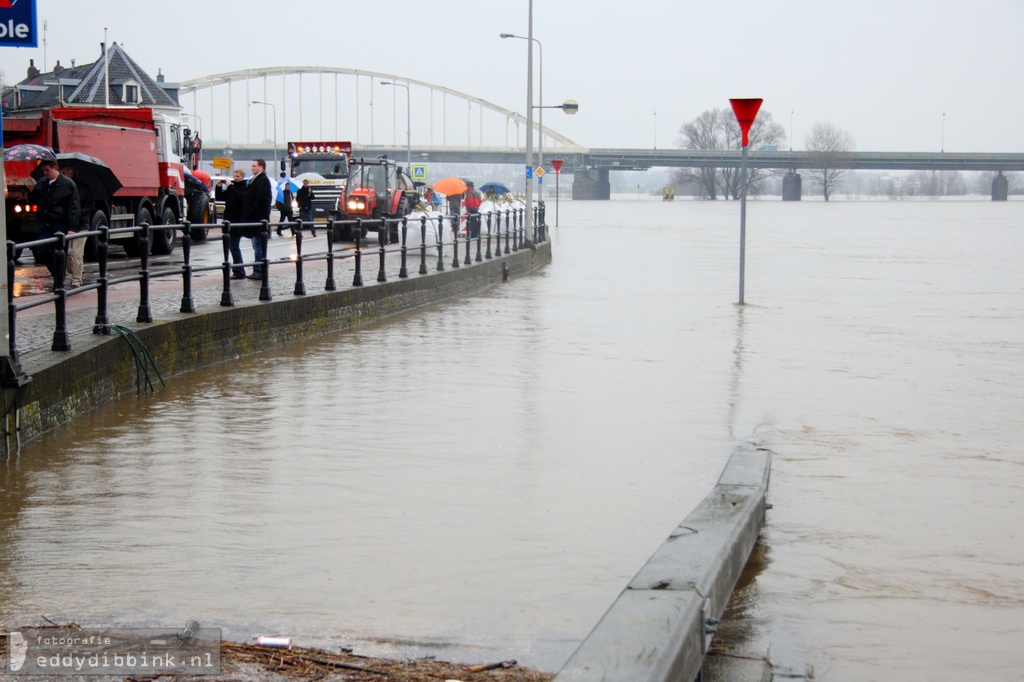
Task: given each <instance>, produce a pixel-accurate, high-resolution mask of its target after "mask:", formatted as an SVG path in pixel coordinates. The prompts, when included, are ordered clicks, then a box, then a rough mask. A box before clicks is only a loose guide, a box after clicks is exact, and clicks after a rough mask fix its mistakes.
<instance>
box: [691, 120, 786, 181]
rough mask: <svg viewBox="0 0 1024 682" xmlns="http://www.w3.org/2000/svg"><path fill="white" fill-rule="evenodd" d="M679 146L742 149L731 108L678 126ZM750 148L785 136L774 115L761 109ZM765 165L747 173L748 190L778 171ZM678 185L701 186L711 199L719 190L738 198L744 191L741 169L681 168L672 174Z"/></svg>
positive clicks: (781, 140) (752, 129) (740, 135)
mask: <svg viewBox="0 0 1024 682" xmlns="http://www.w3.org/2000/svg"><path fill="white" fill-rule="evenodd" d="M679 135H680V137H679V141H678V143H677V144H678V145H679V146H680V147H681V148H683V149H702V150H715V149H739V148H740V143H741V141H742V134H741V132H740V126H739V124H738V123H737V122H736V116H735V115H734V114H733V112H732V110H731V109H727V108H722V109H708V110H707V111H705V112H704V113H702V114H701V115H700V116H698V117H697V118H695V119H693V120H692V121H690V122H689V123H685V124H683V126H682V127H681V128H680V129H679ZM748 138H749V139H748V143H749V146H750V148H752V149H758V148H760V147H763V146H769V145H778V144H781V143H782V142H783V141H784V140H785V139H786V131H785V129H784V128H783V127H782V126H781V125H779V124H777V123H775V122H774V121H772V115H771V114H770V113H769V112H767V111H762V112H761V113H759V114H758V115H757V119H756V120H755V121H754V124H753V126H751V128H750V133H749V135H748ZM775 172H776V171H771V170H768V169H764V168H751V169H748V172H747V189H748V191H749V190H750V188H751V187H752V186H754V185H756V183H758V182H760V181H762V180H763V179H764V178H766V177H768V176H770V175H773V174H775ZM672 179H673V181H674V182H675V183H676V184H678V185H687V184H693V185H697V186H698V187H700V188H701V189H702V190H703V191H704V194H705V195H706V196H707V197H708V198H709V199H715V198H717V196H718V194H719V192H721V194H722V195H724V196H726V197H732V198H733V199H737V198H739V196H740V194H741V191H740V190H741V187H740V170H739V169H738V168H680V169H678V170H677V171H675V172H674V173H673V176H672Z"/></svg>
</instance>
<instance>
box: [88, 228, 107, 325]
mask: <svg viewBox="0 0 1024 682" xmlns="http://www.w3.org/2000/svg"><path fill="white" fill-rule="evenodd" d="M109 254H110V228H109V227H107V226H106V225H102V226H101V227H100V238H99V239H97V240H96V257H97V259H98V260H99V266H100V279H99V285H100V288H99V289H97V290H96V320H95V321H94V322H93V327H92V333H93V334H109V333H110V318H108V317H107V295H108V294H109V293H110V284H109V282H108V277H107V262H108V261H107V257H108V255H109Z"/></svg>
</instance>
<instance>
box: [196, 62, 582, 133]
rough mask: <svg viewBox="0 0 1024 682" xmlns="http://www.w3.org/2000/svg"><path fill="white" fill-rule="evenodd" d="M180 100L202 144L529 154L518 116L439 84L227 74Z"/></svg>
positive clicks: (271, 71) (287, 70)
mask: <svg viewBox="0 0 1024 682" xmlns="http://www.w3.org/2000/svg"><path fill="white" fill-rule="evenodd" d="M325 81H326V82H325ZM383 83H390V84H392V85H389V86H384V87H382V84H383ZM401 90H406V92H405V93H402V92H400V91H401ZM179 100H180V102H181V104H182V107H183V111H184V113H186V114H188V115H189V116H191V117H194V118H195V119H197V122H198V129H199V130H200V132H201V133H202V136H203V138H205V140H206V143H207V144H210V143H215V144H227V145H239V146H241V145H252V144H265V143H268V142H272V143H274V144H275V147H277V148H281V147H283V146H284V144H285V142H286V141H288V140H351V141H352V142H353V143H354V144H356V145H374V144H388V143H390V144H391V145H393V146H396V147H401V146H405V145H406V144H407V140H406V133H407V132H408V133H409V136H410V139H409V140H408V143H409V144H411V145H415V146H417V147H424V146H429V147H436V148H443V147H468V148H483V147H490V148H502V147H503V148H507V149H517V148H518V149H522V148H524V147H525V126H526V117H525V116H524V115H522V114H520V113H518V112H515V111H512V110H510V109H506V108H504V107H501V106H498V105H496V104H493V103H491V102H488V101H486V100H483V99H481V98H479V97H474V96H472V95H469V94H466V93H463V92H459V91H457V90H453V89H451V88H447V87H445V86H442V85H436V84H433V83H427V82H425V81H420V80H416V79H412V78H406V77H404V76H399V75H396V74H389V73H380V72H376V71H363V70H359V69H343V68H332V67H324V66H275V67H266V68H257V69H245V70H241V71H229V72H225V73H217V74H211V75H209V76H202V77H200V78H194V79H191V80H187V81H183V82H182V83H180V89H179ZM407 112H408V114H409V115H408V118H407V116H406V115H407ZM278 121H280V124H281V125H280V127H278ZM407 121H408V123H407ZM533 124H534V126H533V127H534V130H535V131H537V133H536V134H539V135H540V136H542V137H540V139H541V140H542V142H541V145H542V147H543V149H544V151H545V152H546V151H547V150H549V149H550V150H552V152H554V151H556V150H559V151H568V150H574V151H575V150H579V149H581V146H580V145H578V144H577V143H575V142H573V141H572V140H570V139H569V138H567V137H565V136H564V135H561V134H559V133H557V132H555V131H553V130H551V129H550V128H541V126H540V125H539V123H538V121H537V120H534V121H533ZM193 125H195V124H193ZM521 127H522V128H523V130H522V136H521V134H520V133H521V131H520V128H521ZM513 128H514V130H513ZM513 134H514V136H513ZM510 136H512V137H511V139H510ZM521 139H522V141H521Z"/></svg>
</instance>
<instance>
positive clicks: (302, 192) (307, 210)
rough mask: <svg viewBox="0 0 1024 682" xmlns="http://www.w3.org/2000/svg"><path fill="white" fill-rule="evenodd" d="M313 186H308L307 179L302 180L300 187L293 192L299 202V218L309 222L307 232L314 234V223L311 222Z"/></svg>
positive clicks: (313, 197) (314, 196) (313, 196)
mask: <svg viewBox="0 0 1024 682" xmlns="http://www.w3.org/2000/svg"><path fill="white" fill-rule="evenodd" d="M313 199H316V195H315V194H313V188H312V187H310V186H309V180H303V181H302V187H300V188H299V191H298V192H296V193H295V201H297V202H299V220H301V221H302V222H304V223H309V233H310V234H311V235H313V236H314V237H315V236H316V223H315V222H313Z"/></svg>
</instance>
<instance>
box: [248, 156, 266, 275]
mask: <svg viewBox="0 0 1024 682" xmlns="http://www.w3.org/2000/svg"><path fill="white" fill-rule="evenodd" d="M266 171H267V162H266V161H264V160H263V159H256V160H254V161H253V162H252V177H251V178H250V179H249V185H248V186H247V187H246V189H245V207H244V209H243V213H242V222H243V223H259V222H261V221H263V220H266V221H267V222H268V223H269V222H270V208H271V206H273V204H274V188H273V186H272V185H271V184H270V178H268V177H267V172H266ZM244 229H245V232H244V234H245V236H247V237H249V238H250V239H252V252H253V259H254V260H255V261H256V262H255V263H254V264H253V267H252V274H251V275H249V279H263V259H264V257H265V256H266V252H265V251H264V246H265V245H266V242H265V241H264V240H265V239H267V237H269V236H270V235H267V234H263V226H262V225H252V226H251V227H246V228H244Z"/></svg>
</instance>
